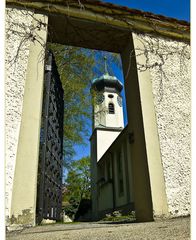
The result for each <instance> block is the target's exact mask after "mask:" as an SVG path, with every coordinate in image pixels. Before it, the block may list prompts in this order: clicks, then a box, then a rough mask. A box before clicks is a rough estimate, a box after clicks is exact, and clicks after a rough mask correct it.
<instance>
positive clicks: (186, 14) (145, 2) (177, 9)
mask: <svg viewBox="0 0 196 240" xmlns="http://www.w3.org/2000/svg"><path fill="white" fill-rule="evenodd" d="M104 2H110V3H113V4H117V5H121V6H127V7H129V8H134V9H139V10H142V11H148V12H152V13H155V14H161V15H165V16H168V17H173V18H177V19H181V20H186V21H190V2H189V1H188V0H162V1H155V0H130V1H129V0H104ZM113 70H114V73H115V75H116V77H117V78H118V79H119V80H120V81H121V82H122V83H123V82H124V79H123V73H122V70H121V69H118V68H117V67H116V68H114V69H113ZM122 96H123V99H124V102H125V96H124V91H123V92H122ZM124 118H125V124H126V123H127V115H126V110H125V106H124ZM89 131H91V129H90V130H89ZM85 142H86V145H84V146H75V151H76V156H75V158H74V159H75V160H77V159H80V158H82V157H84V156H88V155H89V154H90V143H89V140H88V139H86V141H85Z"/></svg>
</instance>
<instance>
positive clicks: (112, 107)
mask: <svg viewBox="0 0 196 240" xmlns="http://www.w3.org/2000/svg"><path fill="white" fill-rule="evenodd" d="M108 110H109V114H114V113H115V109H114V104H113V103H109V105H108Z"/></svg>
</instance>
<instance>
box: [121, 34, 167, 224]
mask: <svg viewBox="0 0 196 240" xmlns="http://www.w3.org/2000/svg"><path fill="white" fill-rule="evenodd" d="M141 49H142V50H144V49H143V46H142V44H141V42H140V41H139V40H138V39H137V37H136V35H135V34H134V33H132V36H130V40H129V42H128V43H127V47H126V48H125V49H124V51H123V52H122V53H121V57H122V62H123V71H124V76H125V92H126V101H127V112H128V124H129V125H128V128H129V134H130V141H131V145H130V146H131V147H130V148H131V149H130V154H131V159H132V174H133V194H134V202H135V209H136V218H137V220H138V221H141V222H142V221H151V220H153V219H154V217H155V216H163V215H167V214H168V207H167V198H166V189H165V182H164V176H163V167H162V163H161V155H160V146H159V139H158V132H157V124H156V119H155V110H154V102H153V95H152V86H151V80H150V74H149V71H148V70H146V71H144V72H140V71H139V70H138V68H137V67H138V63H140V64H142V63H144V62H145V56H144V55H140V54H138V53H141Z"/></svg>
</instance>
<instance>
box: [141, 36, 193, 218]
mask: <svg viewBox="0 0 196 240" xmlns="http://www.w3.org/2000/svg"><path fill="white" fill-rule="evenodd" d="M137 37H138V38H139V39H140V41H141V42H142V44H144V46H145V49H146V50H145V51H144V52H142V51H143V50H142V51H141V53H142V54H144V55H145V56H146V63H145V64H144V65H140V66H138V67H139V69H140V71H145V70H146V69H149V71H150V78H151V82H152V89H153V98H154V105H155V113H156V119H157V128H158V136H159V139H160V150H161V159H162V164H163V169H164V178H165V185H166V194H167V201H168V208H169V213H170V214H171V215H172V216H182V215H188V214H190V185H191V169H190V168H191V159H190V158H191V149H190V148H191V147H190V146H191V122H190V116H191V99H190V97H191V89H190V87H191V84H190V79H191V76H190V74H191V73H190V68H191V66H190V64H191V63H190V46H189V45H188V44H185V43H182V42H176V41H171V40H163V39H161V38H159V39H158V38H152V37H148V36H145V37H144V36H142V35H137Z"/></svg>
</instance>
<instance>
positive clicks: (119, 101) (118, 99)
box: [117, 96, 122, 107]
mask: <svg viewBox="0 0 196 240" xmlns="http://www.w3.org/2000/svg"><path fill="white" fill-rule="evenodd" d="M117 102H118V105H119V106H120V107H122V98H121V97H119V96H118V97H117Z"/></svg>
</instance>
